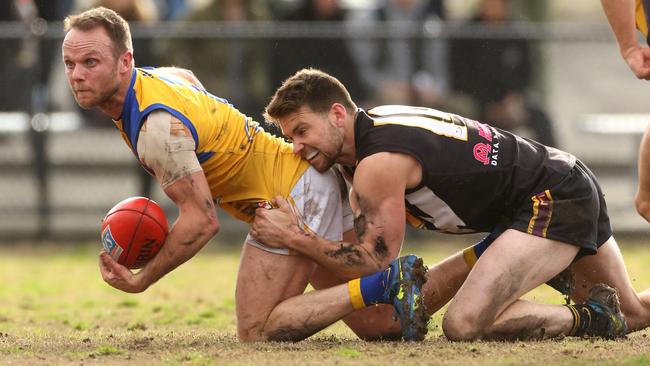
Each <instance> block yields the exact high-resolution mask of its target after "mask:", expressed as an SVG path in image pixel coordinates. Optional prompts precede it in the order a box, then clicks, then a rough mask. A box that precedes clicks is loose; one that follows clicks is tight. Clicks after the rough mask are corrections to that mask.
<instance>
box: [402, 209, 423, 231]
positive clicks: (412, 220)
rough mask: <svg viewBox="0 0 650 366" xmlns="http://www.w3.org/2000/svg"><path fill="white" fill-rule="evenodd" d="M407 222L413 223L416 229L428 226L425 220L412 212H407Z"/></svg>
mask: <svg viewBox="0 0 650 366" xmlns="http://www.w3.org/2000/svg"><path fill="white" fill-rule="evenodd" d="M406 222H407V223H408V224H409V225H411V227H414V228H416V229H425V228H426V227H425V226H424V221H423V220H422V219H420V218H419V217H416V216H414V215H413V214H412V213H410V212H408V211H407V212H406Z"/></svg>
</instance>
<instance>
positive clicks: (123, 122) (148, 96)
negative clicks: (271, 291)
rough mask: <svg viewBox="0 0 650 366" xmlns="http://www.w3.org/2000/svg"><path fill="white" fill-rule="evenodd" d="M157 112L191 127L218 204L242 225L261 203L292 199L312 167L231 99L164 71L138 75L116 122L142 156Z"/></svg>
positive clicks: (251, 218) (197, 151)
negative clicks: (144, 132) (143, 131)
mask: <svg viewBox="0 0 650 366" xmlns="http://www.w3.org/2000/svg"><path fill="white" fill-rule="evenodd" d="M155 110H165V111H167V112H168V113H170V114H172V115H173V116H174V117H176V118H178V119H179V120H180V121H181V122H183V124H184V125H185V126H186V127H187V128H188V130H189V131H190V132H191V134H192V137H193V138H194V141H195V143H196V157H197V159H198V160H199V162H200V163H201V167H202V168H203V172H204V173H205V177H206V179H207V181H208V184H209V186H210V191H211V193H212V197H213V199H214V202H215V203H216V204H217V205H218V206H220V207H222V208H223V209H224V210H226V211H227V212H229V213H230V214H231V215H233V216H234V217H235V218H238V219H240V220H243V221H246V222H251V221H252V220H253V215H254V212H255V209H256V208H257V204H258V203H260V202H265V201H270V200H271V199H272V198H274V197H275V196H277V195H281V196H284V197H287V196H288V195H289V193H290V192H291V189H292V188H293V186H294V185H295V184H296V182H298V180H299V179H300V177H301V176H302V175H303V173H304V172H305V170H306V169H307V168H308V167H309V164H308V163H307V162H306V161H304V160H303V159H301V158H300V157H299V156H297V155H295V154H293V147H292V145H290V144H288V143H286V142H284V141H283V140H281V139H279V138H276V137H273V136H271V135H270V134H268V133H266V132H264V130H262V128H261V127H260V126H259V125H258V124H257V123H256V122H254V121H253V120H252V119H251V118H249V117H247V116H245V115H243V114H242V113H240V112H239V111H238V110H237V109H235V108H234V107H233V106H232V105H231V104H229V103H228V102H227V101H226V100H224V99H221V98H219V97H216V96H214V95H212V94H210V93H209V92H207V91H206V90H204V89H201V88H197V87H196V86H194V85H192V84H191V83H189V82H188V81H187V80H185V79H182V78H180V77H178V76H175V75H173V74H171V73H169V72H166V71H165V70H164V69H140V68H136V69H134V70H133V75H132V77H131V84H130V86H129V90H128V92H127V95H126V100H125V102H124V107H123V109H122V114H121V115H120V119H119V120H117V121H115V125H116V126H117V128H118V129H119V130H120V132H122V137H123V138H124V140H125V141H126V143H127V144H128V145H129V147H130V148H131V150H132V151H133V153H134V154H135V155H136V157H137V155H138V152H137V149H136V148H135V147H136V146H137V145H138V137H139V134H140V128H141V127H142V124H143V123H144V121H145V119H146V117H147V116H148V115H149V113H151V112H153V111H155ZM138 160H139V159H138ZM145 168H146V166H145Z"/></svg>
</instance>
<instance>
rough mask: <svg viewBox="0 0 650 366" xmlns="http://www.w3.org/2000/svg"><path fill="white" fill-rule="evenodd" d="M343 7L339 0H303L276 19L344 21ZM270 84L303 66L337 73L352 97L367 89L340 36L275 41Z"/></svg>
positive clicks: (361, 97)
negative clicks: (295, 7) (293, 8)
mask: <svg viewBox="0 0 650 366" xmlns="http://www.w3.org/2000/svg"><path fill="white" fill-rule="evenodd" d="M345 15H346V14H345V11H344V10H343V8H342V7H341V5H340V1H339V0H306V1H304V2H303V3H302V4H300V6H299V7H298V8H297V9H295V10H294V11H293V12H291V13H290V14H288V15H287V16H285V17H282V18H281V19H279V20H282V21H308V22H343V20H344V19H345ZM270 64H271V85H272V87H273V89H275V88H277V87H279V86H280V84H281V83H282V81H283V80H285V79H286V78H288V77H289V76H291V75H293V74H294V73H295V72H296V71H298V70H300V69H302V68H305V67H314V68H318V69H321V70H323V71H325V72H327V73H329V74H332V75H334V76H336V77H337V78H338V79H339V80H341V82H342V83H343V84H345V85H346V86H348V91H349V92H350V94H351V95H352V98H353V99H356V100H365V99H367V93H366V89H365V88H364V85H363V84H362V82H361V76H360V75H359V73H358V71H357V66H356V63H355V61H354V59H353V58H352V55H351V53H350V49H349V48H348V45H347V43H346V41H345V40H344V39H341V38H319V39H314V38H294V39H283V40H278V41H276V43H275V45H274V47H273V49H272V53H271V63H270Z"/></svg>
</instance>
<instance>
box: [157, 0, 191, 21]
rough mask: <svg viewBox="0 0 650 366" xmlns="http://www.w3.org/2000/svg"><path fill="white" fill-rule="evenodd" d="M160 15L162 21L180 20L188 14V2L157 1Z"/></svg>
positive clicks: (174, 0) (175, 0)
mask: <svg viewBox="0 0 650 366" xmlns="http://www.w3.org/2000/svg"><path fill="white" fill-rule="evenodd" d="M156 5H157V6H158V9H159V13H160V20H166V21H169V20H179V19H182V18H183V17H185V15H186V14H187V10H188V6H187V1H186V0H157V1H156Z"/></svg>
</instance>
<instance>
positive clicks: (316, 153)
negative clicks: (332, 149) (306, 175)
mask: <svg viewBox="0 0 650 366" xmlns="http://www.w3.org/2000/svg"><path fill="white" fill-rule="evenodd" d="M318 154H319V151H318V150H314V152H312V153H311V154H309V155H307V156H306V157H305V159H307V160H312V159H313V158H315V157H316V156H317V155H318Z"/></svg>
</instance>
